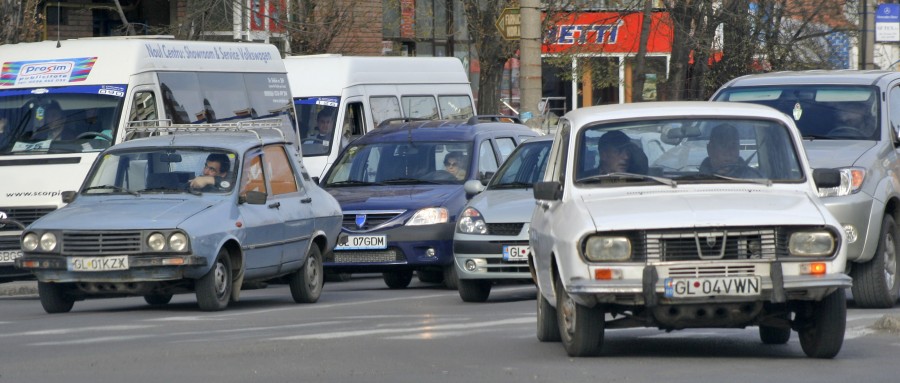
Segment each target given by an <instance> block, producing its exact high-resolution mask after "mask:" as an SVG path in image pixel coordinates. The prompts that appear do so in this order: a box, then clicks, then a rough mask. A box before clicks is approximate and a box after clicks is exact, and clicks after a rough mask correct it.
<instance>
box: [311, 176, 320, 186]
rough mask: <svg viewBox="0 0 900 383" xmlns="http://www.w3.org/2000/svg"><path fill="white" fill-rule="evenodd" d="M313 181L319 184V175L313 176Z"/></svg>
mask: <svg viewBox="0 0 900 383" xmlns="http://www.w3.org/2000/svg"><path fill="white" fill-rule="evenodd" d="M312 182H313V183H314V184H316V185H318V184H319V177H312Z"/></svg>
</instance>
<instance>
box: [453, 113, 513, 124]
mask: <svg viewBox="0 0 900 383" xmlns="http://www.w3.org/2000/svg"><path fill="white" fill-rule="evenodd" d="M480 120H489V121H491V122H507V121H504V120H509V121H510V122H512V123H515V124H521V123H522V120H520V119H519V118H518V117H516V116H507V115H505V114H482V115H478V116H472V117H471V118H469V121H466V124H469V125H475V124H477V123H478V121H480Z"/></svg>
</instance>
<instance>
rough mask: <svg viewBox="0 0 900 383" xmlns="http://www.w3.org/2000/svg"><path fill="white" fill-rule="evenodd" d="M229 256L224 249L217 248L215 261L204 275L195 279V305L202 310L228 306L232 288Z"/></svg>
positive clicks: (218, 309) (214, 309) (221, 308)
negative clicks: (217, 253) (217, 254)
mask: <svg viewBox="0 0 900 383" xmlns="http://www.w3.org/2000/svg"><path fill="white" fill-rule="evenodd" d="M232 282H233V281H232V280H231V258H230V257H229V256H228V251H227V250H225V249H222V250H219V256H218V257H216V263H215V264H213V267H212V269H210V270H209V272H208V273H206V275H204V276H202V277H200V279H198V280H197V285H196V291H195V293H196V294H197V305H198V306H200V310H203V311H220V310H224V309H225V308H226V307H228V301H229V299H230V298H231V289H232V288H233V284H232Z"/></svg>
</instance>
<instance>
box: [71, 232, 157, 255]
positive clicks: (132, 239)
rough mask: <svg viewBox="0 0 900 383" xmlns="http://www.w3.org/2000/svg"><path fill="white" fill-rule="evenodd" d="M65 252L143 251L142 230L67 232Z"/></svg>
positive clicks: (97, 253) (127, 252) (102, 253)
mask: <svg viewBox="0 0 900 383" xmlns="http://www.w3.org/2000/svg"><path fill="white" fill-rule="evenodd" d="M62 237H63V238H62V251H63V254H86V255H116V254H137V253H140V251H141V232H139V231H114V232H65V233H63V236H62Z"/></svg>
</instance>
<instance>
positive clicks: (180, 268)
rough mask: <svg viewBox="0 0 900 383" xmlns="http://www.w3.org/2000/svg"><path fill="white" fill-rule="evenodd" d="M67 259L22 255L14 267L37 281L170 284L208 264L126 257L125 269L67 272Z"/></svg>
mask: <svg viewBox="0 0 900 383" xmlns="http://www.w3.org/2000/svg"><path fill="white" fill-rule="evenodd" d="M70 258H74V257H71V256H60V255H37V254H27V253H26V254H25V256H23V257H22V258H19V259H17V260H16V267H18V268H20V269H23V270H28V271H30V272H33V273H34V275H35V276H36V277H37V279H38V280H39V281H41V282H58V283H66V282H141V281H170V280H179V279H184V278H191V277H192V276H195V275H196V276H199V275H203V274H205V271H204V270H205V269H206V268H207V265H208V262H207V260H206V258H204V257H200V256H196V255H183V254H179V255H130V256H128V269H125V270H108V271H71V270H70V269H69V259H70Z"/></svg>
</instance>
